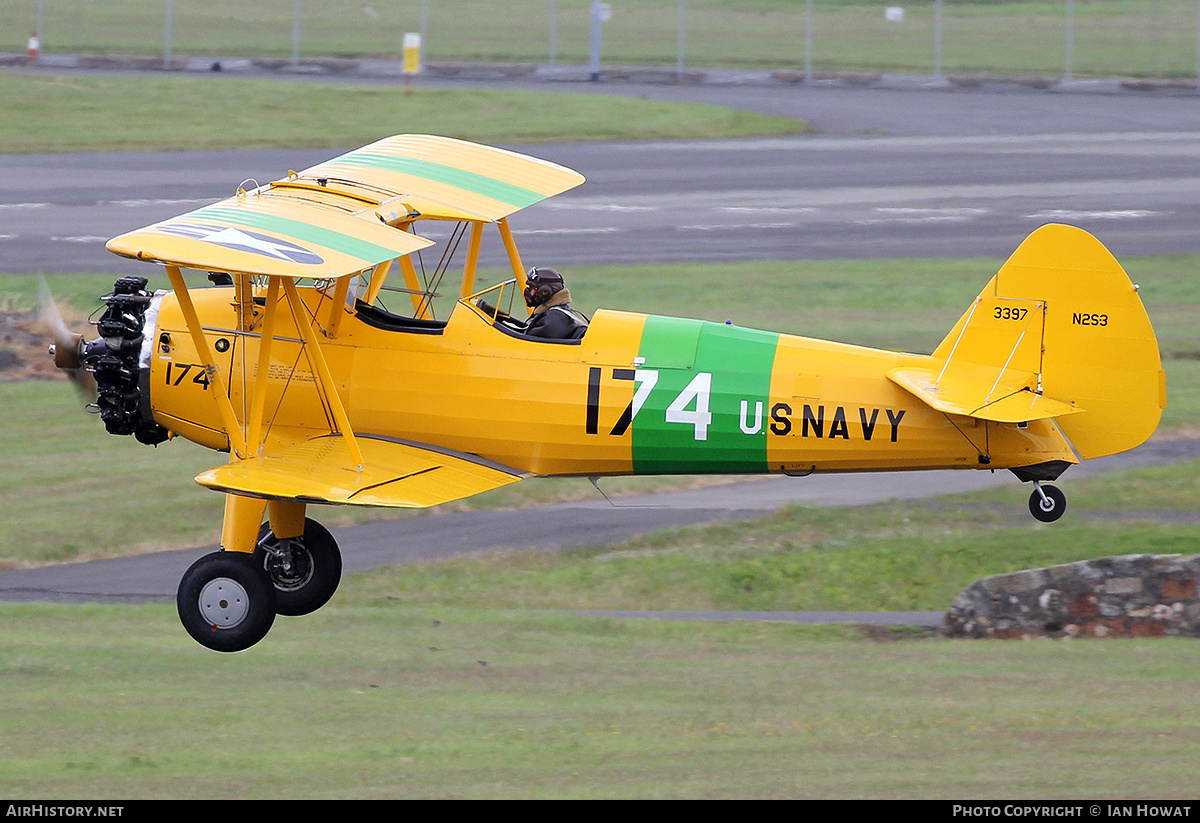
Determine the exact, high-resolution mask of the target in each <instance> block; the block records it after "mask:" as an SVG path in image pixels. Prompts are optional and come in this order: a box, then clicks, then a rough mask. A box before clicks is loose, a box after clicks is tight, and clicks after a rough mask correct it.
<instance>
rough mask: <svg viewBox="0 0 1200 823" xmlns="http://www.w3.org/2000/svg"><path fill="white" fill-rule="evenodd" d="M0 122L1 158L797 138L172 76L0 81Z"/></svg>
mask: <svg viewBox="0 0 1200 823" xmlns="http://www.w3.org/2000/svg"><path fill="white" fill-rule="evenodd" d="M0 112H4V116H3V117H0V154H14V153H23V152H66V151H112V150H122V151H136V150H151V151H155V150H168V149H222V148H256V147H270V146H277V145H279V144H280V143H281V142H284V143H286V144H287V145H288V146H289V147H291V148H303V147H324V146H337V147H343V146H353V145H363V144H366V143H370V142H373V141H375V140H378V139H379V138H380V137H381V136H386V135H389V134H402V133H405V132H412V131H419V132H421V133H427V134H442V135H446V136H448V137H458V138H461V139H465V140H475V141H479V142H484V143H512V142H518V143H531V142H542V141H549V140H611V139H653V138H659V137H689V136H693V137H701V136H702V137H719V136H726V137H735V136H742V135H750V134H788V133H796V132H802V131H804V130H805V129H806V126H805V124H804V123H802V122H800V121H798V120H792V119H790V118H786V117H774V116H770V115H762V114H755V113H752V112H745V111H737V110H734V109H727V108H723V107H720V106H708V105H703V104H690V103H671V102H658V101H653V100H640V99H625V98H614V97H609V96H607V95H588V94H557V93H553V92H527V91H520V90H507V89H499V90H496V89H427V88H417V89H415V90H413V92H412V93H411V94H405V93H404V92H403V91H402V90H401V89H399V88H392V87H388V86H352V85H326V84H322V83H288V82H282V81H277V80H253V79H247V78H237V77H220V78H212V77H180V76H172V75H147V76H140V77H106V76H88V75H40V74H13V73H5V72H0ZM197 112H203V113H205V114H204V116H197V114H196V113H197ZM317 112H319V113H320V114H319V116H314V113H317Z"/></svg>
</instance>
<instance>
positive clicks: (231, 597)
mask: <svg viewBox="0 0 1200 823" xmlns="http://www.w3.org/2000/svg"><path fill="white" fill-rule="evenodd" d="M175 604H176V606H177V607H178V609H179V620H180V622H182V623H183V627H184V628H185V629H187V632H188V634H190V635H191V636H192V639H194V640H195V641H196V642H197V643H199V644H200V645H202V646H206V647H208V648H210V649H212V650H214V651H218V652H240V651H242V650H243V649H248V648H250V647H251V646H253V645H254V644H255V643H257V642H258V641H260V640H262V639H263V638H264V637H265V636H266V634H267V632H268V631H270V630H271V624H272V623H274V622H275V589H274V587H273V586H272V585H271V581H270V579H269V578H268V577H267V575H266V574H265V573H264V572H263V570H262V568H261V567H260V566H259V565H258V564H257V563H255V562H254V559H253V558H252V557H250V556H249V555H248V554H245V553H242V552H226V551H218V552H213V553H212V554H206V555H205V556H204V557H201V558H200V559H199V560H197V561H196V562H195V563H193V564H192V566H191V568H189V569H188V570H187V571H186V572H185V573H184V575H183V579H182V580H181V581H179V593H178V595H177V596H176V598H175Z"/></svg>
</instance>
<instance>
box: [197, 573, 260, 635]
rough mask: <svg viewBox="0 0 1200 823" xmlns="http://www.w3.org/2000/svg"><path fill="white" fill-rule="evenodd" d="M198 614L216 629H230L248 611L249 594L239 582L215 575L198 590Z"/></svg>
mask: <svg viewBox="0 0 1200 823" xmlns="http://www.w3.org/2000/svg"><path fill="white" fill-rule="evenodd" d="M198 605H199V606H200V614H202V615H204V620H205V622H207V623H208V624H209V625H210V626H212V627H213V629H214V630H216V629H232V628H234V627H235V626H237V625H238V624H240V623H241V622H242V621H243V620H245V619H246V615H247V614H248V613H249V611H250V596H249V595H248V594H247V593H246V589H245V588H244V587H243V586H242V584H241V583H239V582H237V581H236V580H233V579H231V578H228V577H217V578H214V579H213V580H210V581H208V582H207V583H205V584H204V588H202V589H201V590H200V600H199V604H198Z"/></svg>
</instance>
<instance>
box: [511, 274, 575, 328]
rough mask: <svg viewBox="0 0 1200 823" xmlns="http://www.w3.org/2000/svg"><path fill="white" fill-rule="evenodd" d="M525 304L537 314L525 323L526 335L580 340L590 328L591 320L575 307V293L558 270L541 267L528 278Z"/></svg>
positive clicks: (532, 315)
mask: <svg viewBox="0 0 1200 823" xmlns="http://www.w3.org/2000/svg"><path fill="white" fill-rule="evenodd" d="M526 282H527V283H528V285H526V286H525V305H526V306H529V307H530V308H531V309H533V314H531V315H530V316H529V320H528V321H527V322H526V324H525V329H524V331H525V334H527V335H529V336H530V337H544V338H548V339H551V340H577V339H579V338H580V337H583V333H584V332H585V331H587V327H588V319H587V317H585V316H584V315H583V314H582V313H580V312H578V311H576V310H575V309H573V308H571V292H569V291H568V290H567V288H566V284H565V283H563V278H562V275H561V274H559V273H558V272H556V271H555V270H554V269H551V268H547V267H545V266H537V267H534V268H532V269H530V270H529V274H528V275H527V277H526Z"/></svg>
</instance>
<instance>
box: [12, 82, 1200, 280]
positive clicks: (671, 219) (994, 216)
mask: <svg viewBox="0 0 1200 823" xmlns="http://www.w3.org/2000/svg"><path fill="white" fill-rule="evenodd" d="M353 81H354V80H353V78H349V79H347V78H341V79H340V80H339V82H353ZM215 82H217V81H215ZM280 82H285V81H282V80H281V81H280ZM360 82H382V81H380V80H379V79H378V78H373V79H372V78H361V79H360ZM428 82H430V83H431V84H432V83H436V82H438V81H428ZM440 82H442V83H445V82H447V81H440ZM459 84H460V85H461V84H462V83H461V82H460V83H459ZM483 84H484V83H483V82H482V81H480V82H477V83H476V85H483ZM488 85H507V86H522V87H536V88H543V89H551V90H555V91H577V92H580V93H601V94H624V95H631V96H641V97H650V98H656V99H658V98H662V99H680V100H687V101H692V102H707V103H714V104H719V105H729V106H736V107H742V108H745V109H750V110H755V111H762V112H768V113H773V114H783V115H787V116H791V117H796V118H801V119H804V120H805V121H807V122H808V123H809V124H810V126H811V127H812V128H814V129H815V130H816V133H815V134H811V135H801V136H795V137H779V138H744V139H735V140H703V139H698V140H686V141H627V142H593V143H575V144H546V145H537V146H524V147H514V148H518V149H519V150H522V151H527V152H532V153H534V154H536V155H538V156H541V157H545V158H546V159H549V160H553V161H556V162H559V163H562V164H564V165H567V166H570V167H572V168H575V169H577V170H579V171H580V172H582V173H583V174H584V175H585V176H587V178H588V182H587V183H586V184H585V185H583V186H582V187H580V188H578V189H576V190H574V191H572V192H568V193H566V194H564V195H562V196H560V197H557V198H554V199H552V200H550V201H547V202H545V203H543V204H539V205H537V206H534V207H532V208H530V209H528V210H526V211H525V212H522V213H521V214H518V215H516V216H515V217H514V218H513V220H512V221H511V222H512V224H513V229H514V232H515V234H516V235H517V238H518V241H519V243H520V245H521V249H522V257H523V259H524V260H525V262H527V263H529V264H531V265H532V264H543V265H556V266H567V267H569V266H571V265H580V264H584V263H638V262H657V261H699V260H738V261H751V260H755V259H765V258H776V259H785V260H787V259H831V258H860V259H880V258H891V257H956V258H961V257H993V258H1004V257H1007V255H1008V254H1009V253H1011V252H1012V250H1013V249H1015V248H1016V246H1017V245H1018V244H1019V243H1020V241H1021V240H1022V239H1023V238H1024V237H1025V236H1026V235H1027V234H1028V233H1029V232H1030V231H1032V230H1033V229H1034V228H1036V227H1037V226H1039V225H1041V224H1043V223H1047V222H1066V223H1071V224H1073V225H1078V226H1081V227H1082V228H1085V229H1087V230H1089V231H1091V232H1093V233H1094V234H1096V235H1097V236H1098V237H1099V238H1100V239H1101V240H1102V242H1104V243H1105V244H1106V245H1107V246H1108V247H1109V248H1110V250H1111V251H1112V252H1113V253H1114V254H1116V255H1117V256H1118V258H1121V257H1127V256H1131V255H1137V256H1141V255H1153V254H1183V253H1192V252H1200V233H1198V232H1196V230H1195V227H1196V226H1197V225H1200V95H1161V94H1153V93H1145V92H1128V93H1124V94H1089V93H1065V92H1046V91H1035V90H1029V89H1023V88H1022V89H1011V88H1006V89H1000V90H962V89H956V90H952V91H947V90H922V89H854V88H837V89H833V88H829V89H824V88H812V89H805V88H803V87H785V88H780V87H778V86H771V85H765V84H753V83H750V84H745V85H726V84H716V83H713V84H702V85H694V86H670V85H638V84H634V83H625V84H610V83H604V84H589V83H564V82H552V81H540V82H537V81H523V82H507V83H498V82H493V83H490V84H488ZM407 126H409V124H404V125H397V127H396V128H395V129H394V130H395V131H402V130H403V129H404V128H405V127H407ZM386 131H389V130H388V129H386V126H385V127H383V130H382V131H381V136H382V135H383V133H384V132H386ZM345 148H346V149H347V150H348V149H351V148H354V147H352V146H347V147H345ZM336 153H337V150H303V151H300V150H263V151H257V150H256V151H238V150H234V151H222V152H154V153H138V152H134V153H123V152H115V153H98V154H90V153H89V154H74V155H19V156H2V157H0V270H5V271H19V272H28V271H101V272H112V273H127V272H130V271H131V270H135V269H136V268H137V267H136V266H135V265H133V264H131V263H130V262H129V261H127V260H124V259H122V258H118V257H116V256H114V255H111V254H109V253H108V252H106V251H105V250H104V247H103V246H104V242H105V241H107V240H108V239H109V238H110V237H113V236H115V235H117V234H120V233H122V232H125V231H128V230H131V229H135V228H138V227H141V226H144V225H148V224H150V223H153V222H155V221H157V220H161V219H165V218H167V217H171V216H174V215H176V214H179V213H182V212H185V211H188V210H190V209H193V208H198V207H199V206H201V205H204V204H207V203H210V202H214V201H215V200H218V199H221V198H223V197H228V196H230V195H231V194H233V193H234V192H235V191H236V190H237V188H238V187H239V186H240V185H242V184H243V183H244V182H245V181H247V180H254V181H258V182H260V183H262V182H267V181H269V180H272V179H277V178H279V177H282V176H284V175H285V174H286V173H287V171H288V170H289V169H302V168H305V167H307V166H310V165H312V164H315V163H317V162H320V161H322V160H325V159H327V158H329V157H330V156H333V155H334V154H336ZM422 228H423V229H424V230H425V232H426V233H427V234H428V236H430V237H431V239H434V240H441V239H444V237H445V234H444V233H439V232H437V231H434V228H435V227H433V226H423V227H422ZM501 253H502V250H501V248H500V244H499V243H498V241H497V240H496V239H495V238H493V240H492V241H491V242H490V243H486V244H485V250H484V257H483V262H484V264H485V265H503V264H504V261H503V260H502V257H501Z"/></svg>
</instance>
